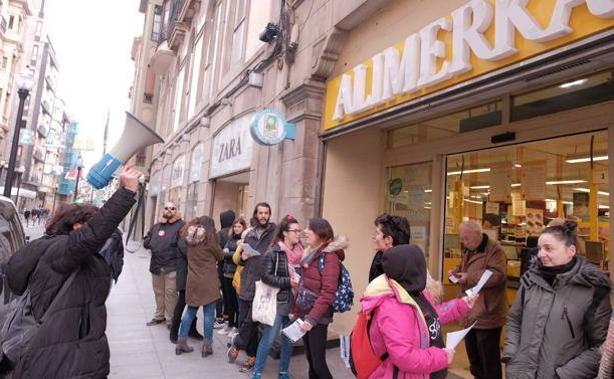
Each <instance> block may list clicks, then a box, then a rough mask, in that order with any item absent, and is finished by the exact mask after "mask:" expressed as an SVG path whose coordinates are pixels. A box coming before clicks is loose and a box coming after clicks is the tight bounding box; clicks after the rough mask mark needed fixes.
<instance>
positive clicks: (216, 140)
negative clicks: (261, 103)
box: [209, 114, 254, 178]
mask: <svg viewBox="0 0 614 379" xmlns="http://www.w3.org/2000/svg"><path fill="white" fill-rule="evenodd" d="M251 119H252V114H248V115H245V116H242V117H240V118H238V119H236V120H234V121H232V122H231V123H230V124H229V125H228V126H226V127H224V129H222V130H221V131H220V132H219V133H218V134H217V135H216V136H215V137H213V148H212V149H211V165H210V170H209V171H210V172H209V177H210V178H216V177H219V176H223V175H228V174H231V173H234V172H238V171H242V170H246V169H249V168H250V167H251V165H252V151H253V146H254V142H253V140H252V137H251V136H250V130H249V129H250V121H251Z"/></svg>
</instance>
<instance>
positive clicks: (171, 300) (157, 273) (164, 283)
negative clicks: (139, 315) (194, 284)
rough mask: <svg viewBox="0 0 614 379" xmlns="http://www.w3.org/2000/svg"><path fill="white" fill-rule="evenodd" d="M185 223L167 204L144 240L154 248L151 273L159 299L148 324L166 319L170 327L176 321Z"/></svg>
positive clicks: (150, 247) (144, 242) (174, 208)
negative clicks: (179, 251)
mask: <svg viewBox="0 0 614 379" xmlns="http://www.w3.org/2000/svg"><path fill="white" fill-rule="evenodd" d="M184 224H185V223H184V222H183V221H182V220H181V216H180V214H179V212H178V211H177V207H176V206H175V204H174V203H172V202H168V203H166V204H164V210H163V211H162V218H161V220H160V222H159V223H157V224H155V225H154V226H152V227H151V230H149V232H148V233H147V235H146V236H145V238H144V239H143V247H145V248H146V249H149V250H151V261H150V262H149V272H151V276H152V283H153V290H154V294H155V299H156V311H155V313H154V316H153V319H152V320H151V321H149V322H148V323H147V326H152V325H158V324H162V323H163V322H166V325H167V327H169V328H170V325H171V322H172V320H173V310H174V308H175V303H176V302H177V283H176V270H177V249H178V247H177V241H178V240H179V231H180V230H181V228H182V227H183V226H184Z"/></svg>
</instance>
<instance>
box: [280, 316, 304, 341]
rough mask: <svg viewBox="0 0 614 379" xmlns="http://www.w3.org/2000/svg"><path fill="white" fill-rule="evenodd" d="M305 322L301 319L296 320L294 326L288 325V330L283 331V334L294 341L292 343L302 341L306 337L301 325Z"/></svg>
mask: <svg viewBox="0 0 614 379" xmlns="http://www.w3.org/2000/svg"><path fill="white" fill-rule="evenodd" d="M304 322H305V321H303V320H301V319H300V318H298V319H296V321H294V322H293V323H292V324H290V325H288V326H287V327H286V328H284V329H282V330H281V332H282V333H283V334H285V335H286V337H288V339H290V341H292V343H294V342H296V341H298V340H300V339H301V338H303V336H304V335H305V332H303V331H302V330H301V325H302V324H303V323H304Z"/></svg>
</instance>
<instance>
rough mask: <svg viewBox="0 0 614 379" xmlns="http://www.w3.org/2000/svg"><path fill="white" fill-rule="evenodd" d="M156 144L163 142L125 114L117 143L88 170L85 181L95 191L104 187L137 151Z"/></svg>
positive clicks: (129, 115) (138, 121)
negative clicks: (123, 124) (122, 129)
mask: <svg viewBox="0 0 614 379" xmlns="http://www.w3.org/2000/svg"><path fill="white" fill-rule="evenodd" d="M156 143H164V140H163V139H162V137H160V136H159V135H157V134H156V132H154V131H153V130H151V129H149V128H148V127H147V125H145V124H144V123H143V122H142V121H140V120H139V119H138V118H136V117H134V115H132V114H131V113H130V112H126V125H125V126H124V131H123V132H122V135H121V137H120V138H119V141H118V142H117V143H116V144H115V146H113V148H112V149H111V151H109V152H108V153H106V154H105V155H104V156H103V157H102V159H101V160H99V161H98V163H96V164H95V165H94V166H93V167H92V168H91V169H90V172H89V173H88V174H87V181H88V182H89V183H90V184H91V185H92V186H94V188H96V189H101V188H104V187H106V186H107V184H109V182H110V181H111V179H112V178H113V173H114V172H115V171H116V170H117V168H118V167H119V166H121V165H122V164H124V163H125V162H126V161H127V160H128V159H130V157H132V156H133V155H134V154H136V152H137V151H139V150H141V149H142V148H144V147H147V146H149V145H154V144H156Z"/></svg>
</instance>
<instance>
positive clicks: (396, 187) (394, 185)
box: [388, 178, 403, 196]
mask: <svg viewBox="0 0 614 379" xmlns="http://www.w3.org/2000/svg"><path fill="white" fill-rule="evenodd" d="M402 189H403V181H402V180H401V178H396V179H393V180H391V181H390V185H389V186H388V191H389V192H390V194H391V195H392V196H397V195H398V194H400V193H401V190H402Z"/></svg>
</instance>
